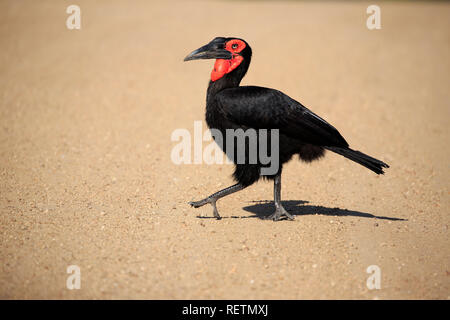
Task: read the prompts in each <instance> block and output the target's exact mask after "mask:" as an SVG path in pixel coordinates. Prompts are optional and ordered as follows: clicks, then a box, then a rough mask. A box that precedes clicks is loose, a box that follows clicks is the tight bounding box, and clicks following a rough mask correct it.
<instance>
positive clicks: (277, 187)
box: [265, 173, 294, 221]
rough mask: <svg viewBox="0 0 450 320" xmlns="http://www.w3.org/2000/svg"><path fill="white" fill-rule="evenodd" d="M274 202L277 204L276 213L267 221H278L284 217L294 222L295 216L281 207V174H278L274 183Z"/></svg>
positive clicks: (268, 217)
mask: <svg viewBox="0 0 450 320" xmlns="http://www.w3.org/2000/svg"><path fill="white" fill-rule="evenodd" d="M273 200H274V202H275V212H274V213H272V214H271V215H269V216H267V217H266V218H265V219H267V220H273V221H278V220H280V218H281V217H282V216H286V218H288V219H289V220H294V216H292V215H291V214H290V213H289V212H287V211H286V209H284V208H283V206H282V205H281V173H278V174H277V175H276V176H275V179H274V181H273Z"/></svg>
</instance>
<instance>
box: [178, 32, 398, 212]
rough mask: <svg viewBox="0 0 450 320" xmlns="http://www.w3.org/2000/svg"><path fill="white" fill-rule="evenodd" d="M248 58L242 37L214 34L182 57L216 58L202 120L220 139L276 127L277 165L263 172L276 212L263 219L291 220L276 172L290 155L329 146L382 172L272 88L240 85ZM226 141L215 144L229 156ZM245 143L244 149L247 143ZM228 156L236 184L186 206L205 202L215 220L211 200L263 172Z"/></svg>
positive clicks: (312, 155) (311, 155) (306, 157)
mask: <svg viewBox="0 0 450 320" xmlns="http://www.w3.org/2000/svg"><path fill="white" fill-rule="evenodd" d="M251 57H252V50H251V48H250V46H249V45H248V43H247V42H246V41H244V40H243V39H239V38H224V37H218V38H215V39H214V40H212V41H211V42H210V43H208V44H207V45H205V46H203V47H201V48H199V49H197V50H195V51H193V52H192V53H190V54H189V55H188V56H187V57H186V58H185V59H184V61H189V60H196V59H216V62H215V65H214V69H213V71H212V73H211V81H210V82H209V86H208V92H207V97H206V122H207V124H208V126H209V128H210V129H216V130H219V131H220V132H222V133H223V136H224V139H225V137H226V134H225V131H226V130H227V129H235V130H236V129H242V130H247V129H255V131H256V130H258V129H264V128H265V129H269V130H271V129H278V133H279V135H278V139H279V140H278V143H279V146H278V150H279V158H278V159H279V166H278V168H277V169H278V170H276V173H275V174H273V175H266V176H263V177H265V178H268V179H271V180H274V202H275V212H274V213H273V214H271V215H269V216H268V217H267V219H272V220H274V221H276V220H279V219H280V218H281V217H282V216H285V217H286V218H287V219H289V220H292V219H294V217H293V216H292V215H291V214H289V213H288V212H287V211H286V210H285V209H284V208H283V206H282V204H281V171H282V166H283V164H284V163H285V162H287V161H289V160H290V159H291V157H292V156H293V155H295V154H298V155H299V158H300V159H301V160H303V161H305V162H311V161H313V160H316V159H319V158H321V157H323V155H324V153H325V150H329V151H332V152H335V153H337V154H340V155H342V156H344V157H346V158H348V159H350V160H352V161H354V162H357V163H359V164H360V165H363V166H364V167H366V168H368V169H370V170H372V171H373V172H375V173H376V174H383V173H384V172H383V168H388V167H389V166H388V165H387V164H386V163H384V162H382V161H380V160H377V159H374V158H372V157H370V156H368V155H366V154H364V153H361V152H359V151H355V150H352V149H350V148H349V146H348V143H347V142H346V141H345V139H344V138H343V137H342V136H341V135H340V133H339V132H338V131H337V130H336V129H335V128H334V127H333V126H332V125H330V124H329V123H328V122H326V121H325V120H323V119H322V118H320V117H319V116H317V115H316V114H314V113H313V112H311V111H310V110H308V109H307V108H306V107H304V106H303V105H302V104H300V103H299V102H297V101H295V100H293V99H291V98H290V97H288V96H287V95H285V94H284V93H282V92H280V91H277V90H274V89H269V88H263V87H255V86H239V83H240V82H241V80H242V78H243V77H244V75H245V74H246V72H247V70H248V67H249V65H250V60H251ZM258 132H259V131H258ZM258 134H259V133H258ZM258 141H259V140H258ZM216 142H217V141H216ZM268 143H269V144H270V141H269V142H268ZM226 145H227V144H226V143H225V141H222V143H221V145H220V146H221V148H222V150H223V151H224V152H225V153H226V154H227V155H228V153H229V151H230V150H226ZM246 148H247V149H246V150H247V151H248V150H249V149H248V148H249V146H248V144H246ZM234 154H235V153H234ZM245 159H248V157H247V156H246V158H245ZM231 160H233V161H234V163H235V171H234V173H233V177H234V179H235V181H236V182H237V183H236V184H235V185H233V186H231V187H228V188H225V189H223V190H220V191H218V192H216V193H214V194H212V195H210V196H209V197H207V198H205V199H203V200H200V201H193V202H190V203H189V204H190V205H192V206H193V207H195V208H198V207H201V206H203V205H205V204H208V203H209V204H211V205H212V207H213V210H214V216H215V217H216V218H218V219H220V215H219V213H218V211H217V207H216V201H217V200H218V199H220V198H222V197H224V196H227V195H229V194H232V193H234V192H237V191H239V190H242V189H244V188H246V187H248V186H249V185H251V184H253V183H255V182H256V181H258V180H259V179H260V178H261V177H262V175H261V169H262V167H263V164H262V162H260V161H259V160H258V162H257V163H238V162H237V161H236V159H235V158H233V159H231Z"/></svg>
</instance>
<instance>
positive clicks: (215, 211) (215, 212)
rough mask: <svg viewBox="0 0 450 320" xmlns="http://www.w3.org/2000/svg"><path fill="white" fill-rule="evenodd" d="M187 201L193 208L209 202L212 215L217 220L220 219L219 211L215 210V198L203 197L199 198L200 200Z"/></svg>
mask: <svg viewBox="0 0 450 320" xmlns="http://www.w3.org/2000/svg"><path fill="white" fill-rule="evenodd" d="M188 203H189V204H190V205H191V206H192V207H194V208H200V207H202V206H204V205H205V204H207V203H209V204H211V205H212V207H213V215H214V217H215V218H216V219H217V220H220V219H222V217H221V216H220V214H219V211H217V207H216V200H215V199H210V198H206V199H203V200H200V201H190V202H188Z"/></svg>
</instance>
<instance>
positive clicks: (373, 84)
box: [0, 0, 450, 299]
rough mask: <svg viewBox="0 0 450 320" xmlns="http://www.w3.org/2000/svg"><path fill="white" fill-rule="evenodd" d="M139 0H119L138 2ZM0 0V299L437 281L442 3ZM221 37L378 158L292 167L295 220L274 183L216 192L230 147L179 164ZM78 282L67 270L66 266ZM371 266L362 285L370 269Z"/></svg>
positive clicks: (443, 129)
mask: <svg viewBox="0 0 450 320" xmlns="http://www.w3.org/2000/svg"><path fill="white" fill-rule="evenodd" d="M131 3H132V4H131ZM70 4H72V1H39V2H38V1H12V0H11V1H2V2H1V3H0V132H1V133H0V169H1V171H0V210H1V216H0V230H1V234H0V241H1V244H0V260H1V266H0V298H6V299H14V298H25V299H35V298H43V299H57V298H63V299H81V298H83V299H116V298H125V299H135V298H142V299H304V298H305V299H311V298H319V299H342V298H350V299H390V298H406V299H415V298H419V299H435V298H438V299H448V298H449V296H450V281H449V275H450V264H449V263H450V248H449V230H448V227H449V223H450V221H449V213H450V210H449V209H450V198H449V156H450V151H449V150H450V149H449V145H450V134H449V128H450V106H449V102H450V91H449V83H450V72H449V71H450V4H448V3H417V2H415V3H412V4H410V3H406V2H395V3H387V2H381V3H380V6H381V10H382V16H381V17H382V21H381V23H382V29H381V30H374V31H369V30H368V29H367V27H366V18H367V16H368V15H367V14H366V8H367V6H368V5H369V4H370V3H360V2H348V3H341V4H339V3H335V2H329V3H325V4H317V3H315V2H296V1H289V2H276V3H274V2H257V1H249V2H238V1H214V2H187V1H183V2H166V1H161V2H155V3H154V2H151V1H133V2H130V1H87V0H86V1H77V4H78V5H79V6H80V7H81V11H82V28H81V30H68V29H67V28H66V25H65V22H66V18H67V17H68V14H67V13H66V7H67V6H68V5H70ZM215 36H238V37H242V38H244V39H246V40H247V41H248V42H249V43H250V45H251V46H252V48H253V52H254V56H253V60H252V65H251V66H250V70H249V73H248V75H247V76H246V77H245V78H244V81H243V84H254V85H261V86H267V87H272V88H277V89H280V90H282V91H284V92H285V93H287V94H288V95H290V96H291V97H293V98H294V99H297V100H299V101H300V102H302V103H303V104H305V105H306V106H308V107H309V108H310V109H312V110H313V111H314V112H316V113H317V114H319V115H320V116H322V117H323V118H325V119H327V120H328V121H329V122H330V123H332V124H333V125H334V126H336V127H337V128H338V129H339V131H340V132H341V133H342V134H343V136H344V137H345V138H346V139H347V141H348V142H349V143H350V145H351V146H352V147H353V148H354V149H357V150H361V151H364V152H366V153H368V154H370V155H372V156H374V157H377V158H379V159H381V160H383V161H386V162H388V163H389V164H390V165H391V168H390V169H389V170H387V173H386V175H385V176H376V175H375V174H373V173H372V172H370V171H369V170H367V169H365V168H363V167H361V166H359V165H357V164H355V163H353V162H350V161H349V160H346V159H344V158H342V157H340V156H338V155H335V154H330V153H329V154H327V157H326V158H325V159H323V160H321V161H320V162H316V163H313V164H309V165H307V164H303V163H301V162H299V161H297V160H295V161H292V162H290V163H289V164H288V165H286V166H285V170H284V175H283V194H282V196H283V199H284V200H285V205H286V208H287V209H288V210H289V211H290V212H291V213H293V214H294V215H296V219H295V221H292V222H291V221H281V222H276V223H275V222H271V221H264V220H262V219H261V217H263V216H264V215H266V214H268V213H269V212H270V211H271V210H272V204H271V203H270V201H271V200H272V184H270V183H267V182H260V183H258V184H256V185H253V186H251V187H250V188H248V189H247V190H245V191H242V192H240V193H238V194H235V195H232V196H230V197H228V198H225V199H223V200H221V201H219V202H218V208H219V211H220V212H221V214H222V216H223V219H222V220H221V221H217V220H215V219H212V218H211V214H212V211H211V208H210V207H206V206H205V207H202V208H200V209H193V208H191V207H190V206H189V205H187V202H188V201H190V200H199V199H201V198H203V197H204V196H207V195H208V194H210V193H212V192H215V191H217V190H219V189H220V188H224V187H226V186H228V185H230V184H232V183H233V181H232V179H231V177H230V175H231V172H232V166H230V165H207V164H197V165H195V164H192V165H175V164H174V163H173V162H172V161H171V158H170V154H171V150H172V147H173V146H174V145H175V144H176V143H175V142H172V141H171V134H172V132H173V131H174V130H175V129H179V128H186V129H188V130H189V131H190V132H193V126H194V121H197V120H201V121H203V129H205V128H206V125H205V122H204V113H205V110H204V108H205V94H206V88H207V84H208V78H209V74H210V71H211V69H212V65H213V62H212V61H194V62H189V63H183V61H182V60H183V58H184V57H185V55H186V54H188V53H189V52H190V51H192V50H193V49H196V48H198V47H199V46H201V45H203V44H205V43H207V42H208V41H210V40H211V39H212V38H214V37H215ZM70 265H77V266H79V268H80V270H81V289H80V290H69V289H67V288H66V280H67V277H68V276H69V274H67V267H68V266H70ZM370 265H377V266H379V268H380V270H381V289H379V290H369V288H368V287H367V286H366V280H367V278H368V277H369V274H368V273H367V272H366V269H367V268H368V267H369V266H370Z"/></svg>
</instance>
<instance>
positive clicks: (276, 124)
mask: <svg viewBox="0 0 450 320" xmlns="http://www.w3.org/2000/svg"><path fill="white" fill-rule="evenodd" d="M215 98H216V102H217V105H218V107H219V111H220V112H221V113H222V114H223V116H224V117H225V118H226V119H228V120H229V121H232V122H234V123H236V124H238V125H241V126H246V127H250V128H254V129H279V130H280V133H282V134H285V135H287V136H290V137H292V138H296V139H299V140H300V141H302V142H304V143H309V144H314V145H319V146H330V147H342V148H345V147H348V143H347V141H345V139H344V138H343V137H342V136H341V134H340V133H339V132H338V131H337V130H336V128H334V127H333V126H332V125H330V124H329V123H328V122H326V121H325V120H323V119H322V118H320V117H319V116H317V115H316V114H314V113H313V112H311V111H310V110H308V108H306V107H305V106H303V105H302V104H301V103H299V102H297V101H295V100H293V99H291V98H290V97H288V96H287V95H285V94H284V93H282V92H280V91H278V90H274V89H269V88H263V87H254V86H243V87H237V88H230V89H225V90H222V91H220V92H219V93H217V94H216V97H215Z"/></svg>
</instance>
